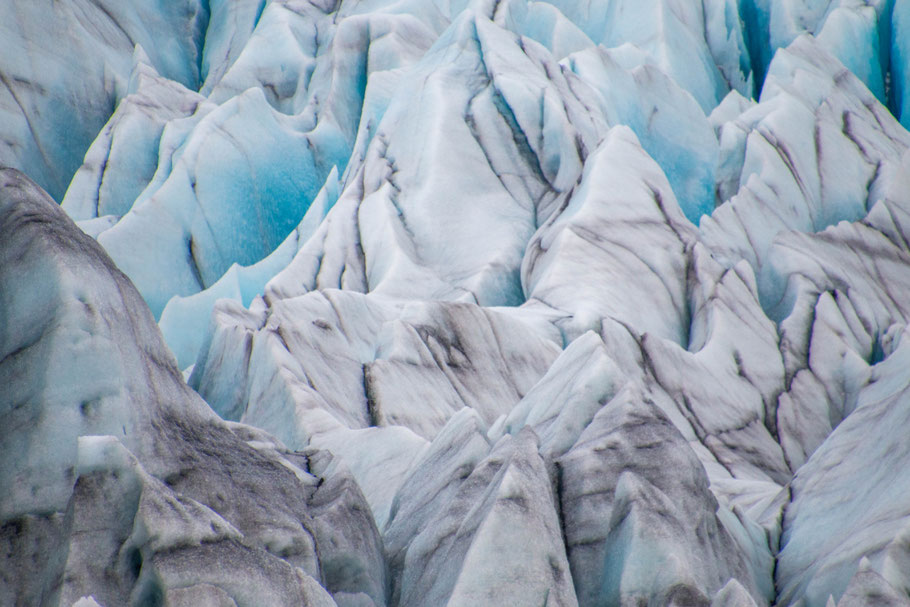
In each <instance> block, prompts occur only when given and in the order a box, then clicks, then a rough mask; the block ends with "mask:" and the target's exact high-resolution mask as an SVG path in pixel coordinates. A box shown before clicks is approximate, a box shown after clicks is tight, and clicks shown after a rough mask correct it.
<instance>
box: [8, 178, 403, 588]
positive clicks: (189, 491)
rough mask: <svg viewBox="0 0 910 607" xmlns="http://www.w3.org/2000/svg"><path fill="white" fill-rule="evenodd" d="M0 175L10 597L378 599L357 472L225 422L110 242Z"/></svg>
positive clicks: (370, 531)
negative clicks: (200, 391) (178, 361)
mask: <svg viewBox="0 0 910 607" xmlns="http://www.w3.org/2000/svg"><path fill="white" fill-rule="evenodd" d="M0 179H2V188H0V205H2V215H0V216H2V218H3V220H2V223H0V236H2V238H0V241H2V242H3V243H4V246H3V263H2V264H0V267H2V271H0V284H2V289H0V293H2V301H3V306H2V309H3V315H2V321H3V322H2V324H0V327H2V332H0V337H2V340H0V344H2V346H0V348H2V350H0V353H2V356H0V360H2V363H0V378H2V384H3V385H4V387H5V389H4V391H3V393H2V401H0V402H2V411H3V415H4V423H3V425H2V431H0V445H2V449H3V453H4V458H3V463H2V467H0V471H2V472H0V474H2V483H3V486H4V492H3V499H2V503H0V520H2V531H0V537H2V543H3V550H2V555H3V566H2V567H0V571H2V572H3V573H2V576H3V584H0V587H2V593H3V594H2V596H3V598H2V602H3V603H4V604H9V605H14V604H22V605H25V604H61V605H70V604H72V603H73V602H75V601H76V600H77V599H79V598H80V597H82V596H87V595H92V596H94V597H95V599H97V600H98V601H99V602H100V603H101V604H106V605H115V604H127V603H128V602H131V603H133V604H147V603H148V602H152V603H161V602H162V601H165V602H167V603H168V604H189V603H191V602H192V601H193V600H194V599H193V597H206V596H208V597H209V598H210V599H211V600H215V599H218V600H222V599H224V600H226V599H231V600H233V601H234V602H235V603H237V604H251V603H255V604H261V605H287V604H289V603H300V602H303V603H305V604H313V605H333V604H334V602H333V601H332V599H331V598H330V597H329V595H328V594H327V593H326V590H325V589H324V588H323V586H324V587H328V588H329V589H330V590H332V591H334V592H336V593H340V594H341V595H347V594H352V595H353V594H358V595H359V594H363V595H365V596H366V597H371V598H370V599H369V601H372V602H374V603H379V604H383V602H384V594H385V584H386V578H385V573H384V571H385V570H384V565H383V562H384V560H383V556H382V547H381V540H380V537H379V535H378V532H377V531H376V528H375V526H374V524H373V521H372V518H371V517H370V516H369V515H365V512H366V511H367V506H366V504H365V502H364V501H363V497H362V494H361V493H360V491H359V489H358V488H357V487H356V484H354V483H353V481H352V479H351V477H350V473H348V472H346V470H345V469H344V468H343V467H340V466H339V465H338V464H337V463H332V462H331V461H330V460H331V456H330V455H328V454H323V453H320V452H316V451H314V452H313V453H310V454H301V453H294V452H290V451H287V450H286V449H285V447H283V446H282V445H281V444H280V443H279V442H278V441H276V440H275V439H274V438H272V437H271V436H269V435H267V434H265V433H263V432H261V431H259V430H256V429H254V428H249V427H246V426H240V425H237V424H234V425H230V424H227V423H225V422H223V421H221V420H220V419H219V418H218V417H217V416H216V415H214V414H213V413H212V411H211V409H209V408H208V407H207V406H206V405H205V403H204V402H203V401H202V400H201V399H200V398H199V397H198V395H196V394H195V393H194V392H193V391H192V390H190V389H189V388H188V387H187V386H186V384H185V383H184V382H183V380H182V377H181V375H180V372H179V371H178V369H177V367H176V365H175V362H174V359H173V357H172V356H171V354H170V353H169V352H168V350H167V348H166V347H165V345H164V343H163V341H162V340H161V337H160V333H159V332H158V330H157V328H156V326H155V324H154V320H153V318H152V316H151V314H150V313H149V310H148V307H147V306H146V304H145V303H144V302H143V301H142V299H141V297H140V296H139V294H138V292H137V291H136V290H135V288H134V287H133V286H132V284H131V283H130V282H129V280H128V279H127V278H126V277H125V276H124V275H123V274H122V273H121V272H120V271H119V270H117V269H116V267H115V266H114V265H113V263H112V262H111V261H110V258H109V257H107V255H106V254H105V253H104V251H103V250H102V249H101V247H100V246H98V244H97V243H95V242H94V241H93V240H92V239H91V238H89V237H88V236H86V235H84V234H82V233H81V232H80V231H79V229H78V228H77V227H76V226H75V224H73V222H72V221H71V220H70V219H69V218H68V217H67V216H66V215H65V214H64V213H63V211H62V210H60V208H59V207H58V206H57V205H56V203H54V202H53V201H52V200H51V199H50V198H49V197H48V196H47V195H46V194H45V193H43V192H42V191H41V190H40V189H39V188H38V187H37V186H36V185H35V184H34V183H33V182H31V181H30V180H28V179H27V178H26V177H24V176H23V175H22V174H21V173H19V172H17V171H14V170H10V169H4V170H3V171H2V173H0ZM23 275H25V276H29V277H30V279H29V280H28V281H23ZM366 604H370V603H369V602H368V603H366Z"/></svg>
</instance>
